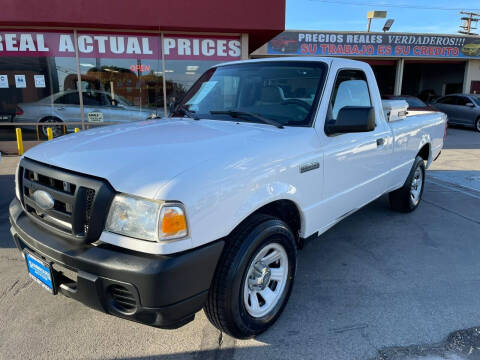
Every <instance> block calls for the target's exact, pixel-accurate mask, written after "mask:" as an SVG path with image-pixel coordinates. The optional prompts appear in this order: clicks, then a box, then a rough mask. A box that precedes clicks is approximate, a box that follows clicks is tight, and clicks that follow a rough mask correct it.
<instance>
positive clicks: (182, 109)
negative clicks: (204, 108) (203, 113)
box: [175, 105, 200, 120]
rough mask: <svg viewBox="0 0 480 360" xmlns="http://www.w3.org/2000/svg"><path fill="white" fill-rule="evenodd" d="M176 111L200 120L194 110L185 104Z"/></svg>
mask: <svg viewBox="0 0 480 360" xmlns="http://www.w3.org/2000/svg"><path fill="white" fill-rule="evenodd" d="M175 112H181V113H182V114H183V115H186V116H188V117H189V118H191V119H193V120H200V118H199V117H198V116H197V115H196V114H195V112H194V111H190V110H188V109H187V108H186V107H185V106H184V105H183V106H180V107H178V108H177V110H176V111H175Z"/></svg>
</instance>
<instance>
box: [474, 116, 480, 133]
mask: <svg viewBox="0 0 480 360" xmlns="http://www.w3.org/2000/svg"><path fill="white" fill-rule="evenodd" d="M474 125H475V130H477V131H478V132H480V117H479V118H478V119H477V120H475V124H474Z"/></svg>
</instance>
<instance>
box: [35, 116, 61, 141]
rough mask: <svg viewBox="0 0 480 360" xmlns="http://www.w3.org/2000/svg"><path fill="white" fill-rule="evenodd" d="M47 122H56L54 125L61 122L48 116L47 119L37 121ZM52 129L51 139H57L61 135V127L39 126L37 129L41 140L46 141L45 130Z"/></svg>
mask: <svg viewBox="0 0 480 360" xmlns="http://www.w3.org/2000/svg"><path fill="white" fill-rule="evenodd" d="M48 122H56V123H61V122H63V121H62V120H60V119H59V118H57V117H53V116H48V117H45V118H43V119H41V120H40V121H39V123H42V124H43V123H48ZM49 127H50V128H52V132H53V137H54V138H56V137H59V136H60V135H62V134H63V126H61V125H54V126H45V125H40V126H39V127H38V133H39V135H40V138H41V139H44V140H45V139H47V138H48V137H47V130H46V129H47V128H49Z"/></svg>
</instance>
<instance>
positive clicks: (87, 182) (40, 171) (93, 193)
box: [19, 158, 114, 242]
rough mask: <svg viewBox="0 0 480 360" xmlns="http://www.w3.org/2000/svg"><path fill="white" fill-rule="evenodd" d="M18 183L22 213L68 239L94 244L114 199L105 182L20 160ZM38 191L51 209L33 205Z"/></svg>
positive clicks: (110, 189)
mask: <svg viewBox="0 0 480 360" xmlns="http://www.w3.org/2000/svg"><path fill="white" fill-rule="evenodd" d="M19 183H20V184H19V186H20V189H21V195H22V199H21V200H22V204H23V206H24V209H25V211H26V212H27V214H28V215H29V216H30V217H31V218H32V219H34V220H35V221H36V222H37V223H38V224H40V225H43V226H44V227H48V228H49V229H50V230H52V231H54V232H56V233H57V234H59V235H63V236H66V237H69V238H71V239H75V240H80V241H84V242H94V241H96V240H98V238H99V236H100V234H101V231H102V230H103V226H104V222H105V218H106V213H107V211H108V207H109V206H110V202H111V199H112V198H113V195H114V191H113V189H112V188H111V186H110V185H109V184H108V183H107V182H106V181H104V180H101V179H96V178H90V177H87V176H84V175H81V174H77V173H74V172H70V171H67V170H63V169H59V168H56V167H52V166H49V165H46V164H42V163H39V162H36V161H33V160H29V159H26V158H24V159H22V161H21V163H20V171H19ZM38 190H43V191H44V192H46V193H48V194H49V195H50V197H51V198H52V199H53V206H50V207H48V208H45V207H43V208H42V207H41V206H40V204H39V203H37V201H36V200H35V199H34V194H35V192H36V191H38Z"/></svg>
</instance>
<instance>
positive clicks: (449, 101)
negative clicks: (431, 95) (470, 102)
mask: <svg viewBox="0 0 480 360" xmlns="http://www.w3.org/2000/svg"><path fill="white" fill-rule="evenodd" d="M438 103H440V104H446V105H455V104H456V98H455V96H445V97H444V98H441V99H440V100H438Z"/></svg>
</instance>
